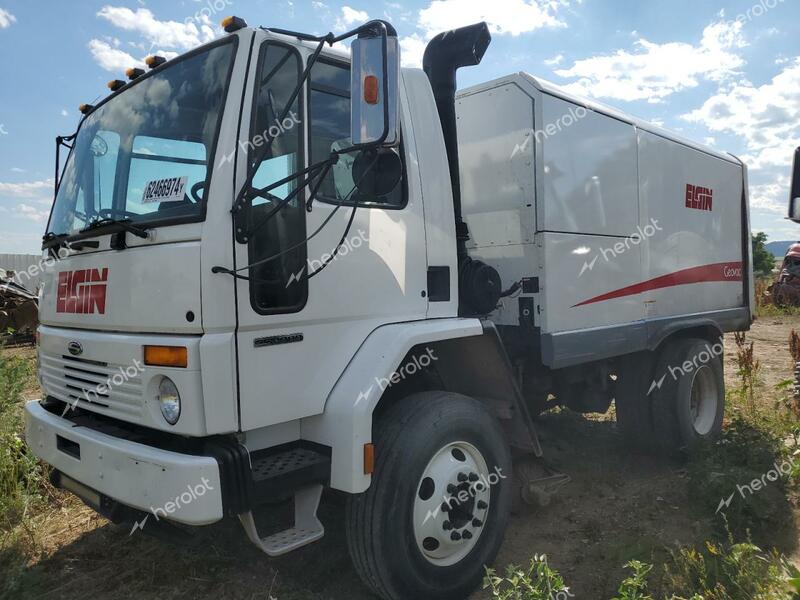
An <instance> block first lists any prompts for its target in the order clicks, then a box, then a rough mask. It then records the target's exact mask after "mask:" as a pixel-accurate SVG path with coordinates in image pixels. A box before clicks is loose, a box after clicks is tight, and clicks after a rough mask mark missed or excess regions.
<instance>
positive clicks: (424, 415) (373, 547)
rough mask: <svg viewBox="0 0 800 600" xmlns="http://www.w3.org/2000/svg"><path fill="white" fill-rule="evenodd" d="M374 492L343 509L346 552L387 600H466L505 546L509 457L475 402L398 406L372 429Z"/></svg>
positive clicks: (459, 399)
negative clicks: (486, 566) (423, 599)
mask: <svg viewBox="0 0 800 600" xmlns="http://www.w3.org/2000/svg"><path fill="white" fill-rule="evenodd" d="M373 439H374V443H375V451H376V463H375V473H374V474H373V476H372V485H371V486H370V488H369V489H368V490H367V491H366V492H364V493H363V494H357V495H354V496H351V497H350V498H349V499H348V503H347V511H346V515H347V534H348V536H347V537H348V547H349V550H350V555H351V557H352V559H353V563H354V565H355V567H356V570H357V571H358V573H359V575H360V576H361V578H362V580H363V581H364V582H365V583H366V584H367V585H368V586H369V587H370V588H371V589H372V590H373V591H374V592H375V593H377V594H378V595H379V596H381V597H382V598H386V599H387V600H389V599H391V600H400V599H405V598H441V599H449V598H453V599H455V598H465V597H467V596H468V595H469V594H470V592H472V591H473V590H474V589H475V588H476V587H477V586H478V585H479V584H480V582H481V579H482V577H483V572H484V571H483V568H484V565H488V564H490V563H491V562H492V561H493V560H494V558H495V556H496V555H497V552H498V550H499V548H500V544H501V543H502V540H503V535H504V533H505V528H506V524H507V522H508V515H509V510H510V504H511V457H510V453H509V449H508V446H507V444H506V441H505V439H504V437H503V433H502V430H501V428H500V426H499V424H498V423H497V421H496V420H495V419H494V417H493V416H492V415H491V413H490V412H489V411H488V409H487V408H486V407H485V406H484V405H483V404H481V403H480V402H478V401H476V400H474V399H472V398H468V397H466V396H462V395H460V394H453V393H449V392H422V393H419V394H414V395H412V396H409V397H408V398H405V399H403V400H401V401H399V402H398V403H397V404H395V405H394V406H392V407H391V408H390V409H389V410H388V411H387V412H386V413H385V414H384V415H382V417H381V418H380V419H379V420H378V422H377V423H376V427H375V431H374V435H373Z"/></svg>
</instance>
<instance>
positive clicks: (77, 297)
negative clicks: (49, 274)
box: [56, 267, 108, 315]
mask: <svg viewBox="0 0 800 600" xmlns="http://www.w3.org/2000/svg"><path fill="white" fill-rule="evenodd" d="M107 283H108V268H107V267H106V268H104V269H102V270H101V269H83V270H80V271H62V272H61V273H59V274H58V295H57V297H56V312H59V313H76V314H95V313H98V314H101V315H104V314H105V313H106V286H107Z"/></svg>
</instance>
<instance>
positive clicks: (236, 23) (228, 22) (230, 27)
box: [220, 16, 247, 33]
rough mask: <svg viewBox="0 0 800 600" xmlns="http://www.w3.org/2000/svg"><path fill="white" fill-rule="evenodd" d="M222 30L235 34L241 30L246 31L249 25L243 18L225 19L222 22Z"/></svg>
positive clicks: (231, 17) (232, 17)
mask: <svg viewBox="0 0 800 600" xmlns="http://www.w3.org/2000/svg"><path fill="white" fill-rule="evenodd" d="M220 25H222V28H223V29H224V30H225V33H233V32H234V31H239V30H240V29H244V28H245V27H247V23H246V22H245V20H244V19H242V18H241V17H234V16H230V17H225V18H224V19H222V21H221V22H220Z"/></svg>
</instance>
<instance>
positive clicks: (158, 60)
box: [144, 55, 167, 69]
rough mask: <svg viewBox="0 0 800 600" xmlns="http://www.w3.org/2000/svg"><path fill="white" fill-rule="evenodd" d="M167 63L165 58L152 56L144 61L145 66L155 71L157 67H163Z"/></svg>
mask: <svg viewBox="0 0 800 600" xmlns="http://www.w3.org/2000/svg"><path fill="white" fill-rule="evenodd" d="M165 62H167V59H166V58H164V57H163V56H156V55H152V56H148V57H147V58H145V59H144V64H146V65H147V66H148V67H150V68H151V69H155V68H156V67H158V66H160V65H163V64H164V63H165Z"/></svg>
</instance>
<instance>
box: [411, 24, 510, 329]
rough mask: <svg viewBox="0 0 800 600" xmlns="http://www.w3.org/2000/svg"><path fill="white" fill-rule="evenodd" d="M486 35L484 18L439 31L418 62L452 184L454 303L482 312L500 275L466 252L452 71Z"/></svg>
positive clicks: (472, 57)
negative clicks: (433, 104) (430, 94)
mask: <svg viewBox="0 0 800 600" xmlns="http://www.w3.org/2000/svg"><path fill="white" fill-rule="evenodd" d="M491 41H492V36H491V34H490V33H489V27H488V26H487V25H486V23H485V22H481V23H475V24H474V25H467V26H466V27H461V28H459V29H454V30H452V31H445V32H444V33H440V34H439V35H437V36H436V37H434V38H433V39H432V40H431V41H430V42H429V43H428V46H427V47H426V48H425V54H424V56H423V58H422V68H423V69H424V70H425V74H426V75H427V76H428V80H429V81H430V83H431V88H432V89H433V97H434V99H435V100H436V109H437V110H438V112H439V120H440V121H441V123H442V134H443V135H444V144H445V149H446V151H447V161H448V166H449V168H450V184H451V185H452V188H453V213H454V217H455V226H456V256H457V257H458V283H459V285H458V288H459V309H458V312H459V314H460V315H462V316H466V315H473V314H488V313H490V312H492V311H493V310H494V309H495V307H496V306H497V303H498V301H499V300H500V296H501V293H502V284H501V281H500V275H499V274H498V273H497V271H496V270H495V269H494V268H493V267H490V266H489V265H487V264H485V263H482V262H480V261H477V260H473V259H471V258H470V257H469V256H468V255H467V240H469V229H468V228H467V224H466V223H465V222H464V219H463V217H462V215H461V178H460V177H459V173H458V132H457V129H456V71H458V69H460V68H461V67H470V66H474V65H478V64H480V62H481V59H482V58H483V55H484V54H485V53H486V49H487V48H488V47H489V44H490V43H491Z"/></svg>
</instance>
